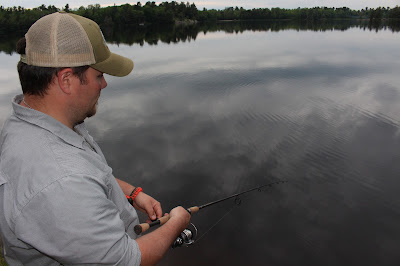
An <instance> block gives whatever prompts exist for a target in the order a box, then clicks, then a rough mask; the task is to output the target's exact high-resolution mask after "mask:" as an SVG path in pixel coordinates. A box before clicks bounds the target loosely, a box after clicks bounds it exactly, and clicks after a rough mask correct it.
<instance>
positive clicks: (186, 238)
mask: <svg viewBox="0 0 400 266" xmlns="http://www.w3.org/2000/svg"><path fill="white" fill-rule="evenodd" d="M287 182H288V181H277V182H273V183H269V184H266V185H262V186H258V187H255V188H251V189H249V190H246V191H243V192H240V193H236V194H233V195H231V196H228V197H226V198H223V199H219V200H216V201H212V202H209V203H206V204H203V205H200V206H193V207H190V208H188V209H186V210H187V211H188V212H189V213H190V214H191V215H192V214H194V213H197V212H198V211H199V210H201V209H204V208H206V207H210V206H212V205H215V204H218V203H220V202H223V201H226V200H228V199H232V198H236V199H238V198H237V197H238V196H240V195H243V194H245V193H249V192H251V191H254V190H259V191H261V189H262V188H264V187H272V186H273V185H277V184H283V183H287ZM236 203H238V204H240V202H236ZM168 220H169V215H168V214H167V215H165V216H163V217H161V218H159V219H157V220H155V221H153V222H150V223H142V224H138V225H136V226H135V227H134V231H135V233H136V234H138V235H139V234H141V233H143V232H145V231H147V230H148V229H149V228H150V227H153V226H156V225H163V224H165V223H166V222H167V221H168ZM192 226H193V227H194V228H195V230H196V235H197V228H196V227H195V226H194V225H193V224H192ZM192 237H193V233H192V232H191V231H190V230H188V229H185V230H184V231H183V232H182V233H181V235H180V236H179V237H178V239H177V240H176V241H175V243H174V245H173V247H174V246H179V244H178V245H176V242H177V241H178V242H183V243H186V244H192V243H193V242H194V241H192V240H191V239H192Z"/></svg>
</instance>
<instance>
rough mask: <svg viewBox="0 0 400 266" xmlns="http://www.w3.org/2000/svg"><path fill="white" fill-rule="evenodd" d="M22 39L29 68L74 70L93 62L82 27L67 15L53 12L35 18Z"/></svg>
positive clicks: (89, 45)
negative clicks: (76, 67) (25, 44)
mask: <svg viewBox="0 0 400 266" xmlns="http://www.w3.org/2000/svg"><path fill="white" fill-rule="evenodd" d="M25 37H26V40H27V46H26V56H27V64H29V65H35V66H43V67H74V66H83V65H91V64H94V63H95V62H96V61H95V59H94V55H93V50H92V46H91V44H90V41H89V39H88V37H87V35H86V33H85V31H84V30H83V28H82V26H81V25H80V24H79V23H78V22H77V21H76V20H75V19H73V18H72V17H71V16H69V15H67V14H60V13H54V14H52V15H49V16H45V17H43V18H41V19H39V20H38V21H37V22H36V23H35V24H34V25H33V26H32V27H31V28H30V29H29V31H28V33H27V34H26V36H25Z"/></svg>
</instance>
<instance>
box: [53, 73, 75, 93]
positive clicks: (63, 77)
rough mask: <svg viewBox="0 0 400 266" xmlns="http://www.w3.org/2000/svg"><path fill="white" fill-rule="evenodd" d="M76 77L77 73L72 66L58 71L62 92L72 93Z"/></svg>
mask: <svg viewBox="0 0 400 266" xmlns="http://www.w3.org/2000/svg"><path fill="white" fill-rule="evenodd" d="M74 77H75V75H74V72H73V70H72V68H64V69H62V70H60V71H59V72H58V73H57V81H58V85H59V87H60V89H61V91H62V92H64V93H66V94H71V92H72V89H73V88H72V86H73V84H74V83H73V81H74Z"/></svg>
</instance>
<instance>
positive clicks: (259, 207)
mask: <svg viewBox="0 0 400 266" xmlns="http://www.w3.org/2000/svg"><path fill="white" fill-rule="evenodd" d="M110 47H111V50H113V51H115V52H117V53H122V54H124V55H126V56H129V57H131V58H133V60H134V62H135V69H134V71H133V73H132V74H131V75H130V76H128V77H125V78H114V77H110V76H108V77H106V78H107V81H108V84H109V85H108V87H107V88H106V89H104V90H103V92H102V98H101V101H100V106H99V107H100V108H99V112H98V114H97V115H96V116H95V117H93V118H91V119H89V120H87V122H88V126H89V129H90V132H91V133H92V135H93V136H94V137H95V139H97V141H98V142H99V144H100V146H101V147H102V148H103V151H104V153H105V155H106V157H107V159H108V161H109V164H110V165H111V166H112V167H113V169H114V174H115V176H117V177H120V178H122V179H125V180H127V181H129V182H131V183H132V184H135V185H140V186H142V187H143V188H144V190H145V191H146V192H147V193H148V194H151V195H153V196H154V197H155V198H157V199H158V200H160V201H161V203H162V205H163V208H164V211H168V210H170V209H171V208H173V207H174V206H177V205H182V206H185V207H190V206H193V205H200V204H204V203H206V202H209V201H213V200H216V199H219V198H222V197H225V196H228V195H230V194H233V193H237V192H240V191H243V190H246V189H248V188H251V187H254V186H258V185H262V184H265V183H270V182H275V181H278V180H288V181H289V183H287V184H283V185H278V186H275V187H272V188H268V189H265V190H263V192H261V193H258V192H255V193H251V194H247V195H245V196H243V197H242V198H241V200H242V203H241V205H239V206H236V205H235V204H234V202H233V201H229V202H225V203H223V204H220V205H215V206H213V207H210V208H207V209H204V210H202V211H201V212H199V213H198V214H196V215H194V216H193V217H192V222H193V223H194V224H195V225H196V226H197V228H198V230H199V235H200V236H201V238H200V239H199V241H198V242H197V243H196V244H195V245H193V246H191V247H190V248H180V249H174V250H171V251H170V252H169V253H168V255H167V256H166V258H165V259H164V260H163V261H162V262H161V265H206V264H208V265H399V264H400V255H399V252H398V250H399V248H398V247H399V241H400V226H399V224H400V193H399V192H400V180H399V178H400V163H399V162H400V131H399V122H398V121H399V120H400V104H399V103H400V75H399V69H400V49H399V47H400V36H399V33H396V32H392V31H391V30H388V29H386V30H384V29H382V30H379V31H374V30H373V31H371V30H369V29H362V28H358V27H353V28H348V29H346V30H344V31H338V30H333V31H331V30H329V31H310V30H307V31H304V30H303V31H298V30H291V29H287V30H282V31H278V32H272V31H269V30H268V31H262V30H256V31H251V30H245V31H243V32H239V33H233V34H231V33H226V32H225V31H214V32H206V33H203V32H199V33H198V34H197V36H196V38H191V39H190V41H189V40H186V41H185V42H177V43H170V44H167V43H163V42H158V44H157V45H150V44H148V43H144V44H143V45H139V44H130V45H126V44H121V43H120V44H118V45H117V44H110ZM18 59H19V58H18V56H17V55H16V54H12V55H9V54H5V53H0V61H1V62H2V64H1V66H0V70H1V72H0V83H1V84H2V86H1V87H2V88H1V90H0V95H1V97H0V125H2V124H3V123H4V120H5V118H6V117H7V115H8V114H9V113H10V112H11V104H10V101H11V98H12V97H13V95H14V94H17V93H19V91H20V89H19V84H18V76H17V74H16V68H15V66H16V64H17V61H18ZM221 218H223V219H222V220H221V221H220V222H219V223H217V222H218V221H219V220H220V219H221ZM203 234H205V235H203Z"/></svg>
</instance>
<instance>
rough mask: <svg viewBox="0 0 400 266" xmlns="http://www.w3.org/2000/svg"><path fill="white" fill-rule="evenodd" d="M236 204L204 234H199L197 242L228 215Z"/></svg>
mask: <svg viewBox="0 0 400 266" xmlns="http://www.w3.org/2000/svg"><path fill="white" fill-rule="evenodd" d="M235 207H236V206H233V207H232V208H230V209H229V211H227V212H226V213H225V214H224V215H223V216H222V217H221V218H220V219H219V220H218V221H217V222H216V223H215V224H214V225H212V226H211V227H210V228H209V229H208V230H207V231H206V232H205V233H204V234H202V235H201V236H199V238H198V239H197V240H196V243H197V242H199V241H200V239H202V238H203V237H204V236H205V235H206V234H207V233H208V232H210V231H211V230H212V229H213V228H214V227H215V226H216V225H217V224H218V223H219V222H221V221H222V220H223V219H224V218H225V216H227V215H228V214H229V213H230V212H231V211H232V210H233V209H234V208H235Z"/></svg>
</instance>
